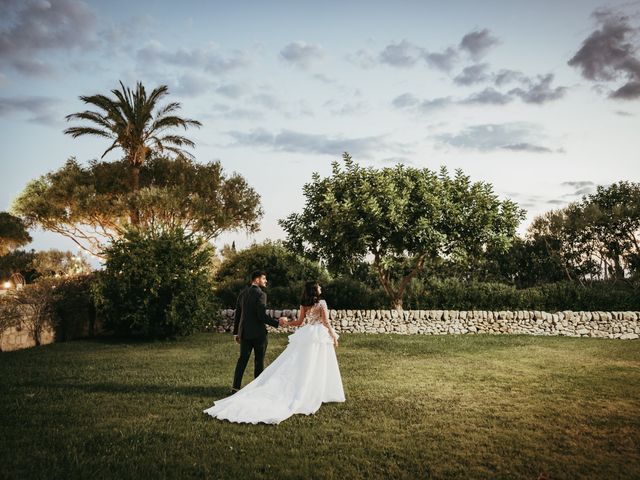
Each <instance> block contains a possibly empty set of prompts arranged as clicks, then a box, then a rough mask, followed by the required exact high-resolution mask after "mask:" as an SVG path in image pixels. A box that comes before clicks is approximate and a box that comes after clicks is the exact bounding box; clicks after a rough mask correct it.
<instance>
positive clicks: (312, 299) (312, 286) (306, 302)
mask: <svg viewBox="0 0 640 480" xmlns="http://www.w3.org/2000/svg"><path fill="white" fill-rule="evenodd" d="M319 286H320V284H319V283H318V282H307V283H305V284H304V290H303V291H302V297H301V298H300V305H302V306H303V307H310V306H312V305H315V304H316V303H318V302H319V301H320V292H319V291H318V287H319Z"/></svg>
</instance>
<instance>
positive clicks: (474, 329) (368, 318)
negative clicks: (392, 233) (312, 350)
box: [219, 310, 640, 340]
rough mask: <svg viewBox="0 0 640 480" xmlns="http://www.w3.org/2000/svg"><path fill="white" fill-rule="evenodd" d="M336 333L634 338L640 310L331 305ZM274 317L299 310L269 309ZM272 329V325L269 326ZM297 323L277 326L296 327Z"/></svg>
mask: <svg viewBox="0 0 640 480" xmlns="http://www.w3.org/2000/svg"><path fill="white" fill-rule="evenodd" d="M329 313H330V319H331V324H332V325H333V327H334V328H335V330H336V331H337V332H362V333H396V334H422V335H445V334H472V335H473V334H529V335H563V336H569V337H599V338H619V339H622V340H633V339H637V338H639V337H640V312H573V311H570V310H565V311H562V312H553V313H550V312H542V311H539V310H516V311H511V310H502V311H485V310H471V311H466V310H405V311H403V312H398V311H396V310H330V312H329ZM269 314H270V315H271V316H273V317H275V318H277V317H280V316H281V315H283V316H285V317H289V318H295V317H296V316H297V310H270V311H269ZM233 315H234V310H223V311H222V324H221V326H220V328H219V330H220V331H230V330H232V328H233ZM267 328H268V330H269V331H271V332H275V331H276V329H275V328H273V327H270V326H269V327H267ZM295 328H296V327H289V328H287V329H279V331H283V330H284V331H289V332H292V331H294V329H295Z"/></svg>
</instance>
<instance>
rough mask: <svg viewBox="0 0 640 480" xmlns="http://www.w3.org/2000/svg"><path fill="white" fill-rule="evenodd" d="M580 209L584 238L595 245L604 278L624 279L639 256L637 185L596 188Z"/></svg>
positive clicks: (624, 183) (639, 186)
mask: <svg viewBox="0 0 640 480" xmlns="http://www.w3.org/2000/svg"><path fill="white" fill-rule="evenodd" d="M581 207H582V208H581V211H580V212H579V213H580V217H581V219H583V221H584V225H583V228H582V230H583V232H582V233H583V236H584V237H586V239H588V240H591V241H592V242H594V243H595V245H596V249H597V251H598V253H599V254H600V258H601V260H602V262H603V267H604V274H605V276H606V277H609V278H613V279H616V280H621V279H624V278H625V277H626V276H627V272H630V271H631V270H632V269H633V267H632V265H633V264H634V260H635V259H636V258H637V257H638V255H639V254H640V246H639V242H640V183H632V182H627V181H620V182H617V183H613V184H611V185H609V186H602V185H598V186H597V187H596V192H595V193H593V194H590V195H589V196H588V197H586V198H584V199H583V200H582V202H581Z"/></svg>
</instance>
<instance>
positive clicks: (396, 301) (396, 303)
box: [393, 295, 403, 312]
mask: <svg viewBox="0 0 640 480" xmlns="http://www.w3.org/2000/svg"><path fill="white" fill-rule="evenodd" d="M393 308H394V309H395V310H397V311H398V312H402V311H403V310H402V295H400V297H394V298H393Z"/></svg>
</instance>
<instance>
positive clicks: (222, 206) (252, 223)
mask: <svg viewBox="0 0 640 480" xmlns="http://www.w3.org/2000/svg"><path fill="white" fill-rule="evenodd" d="M127 169H128V163H127V162H126V161H118V162H97V161H93V162H90V163H89V165H88V166H83V165H80V164H79V163H78V162H77V161H76V160H75V159H73V158H72V159H70V160H68V161H67V163H66V164H65V165H64V167H62V168H60V169H59V170H56V171H54V172H50V173H47V174H46V175H43V176H42V177H40V178H39V179H37V180H33V181H31V182H29V184H28V185H27V186H26V188H25V189H24V191H23V192H22V193H21V194H20V195H19V196H18V198H17V199H16V200H15V201H14V204H13V211H14V212H15V213H17V214H18V215H20V216H22V217H23V218H25V219H27V221H28V222H29V223H32V224H35V225H39V226H40V227H42V228H43V229H45V230H50V231H53V232H56V233H59V234H61V235H64V236H65V237H68V238H70V239H71V240H73V241H74V242H75V243H76V245H78V246H79V247H80V248H82V249H83V250H85V251H87V252H89V253H91V254H93V255H96V256H101V253H100V252H101V251H102V249H103V248H104V247H105V246H106V245H107V244H108V243H109V242H113V241H115V240H117V239H118V238H120V237H121V236H122V235H123V233H124V231H125V230H126V227H127V225H128V224H129V221H128V218H129V212H130V210H131V206H132V205H133V206H134V207H135V209H136V211H137V212H138V226H139V227H144V228H154V229H159V228H165V229H169V230H171V229H173V228H175V227H178V226H179V227H181V228H184V229H185V230H187V232H188V233H189V234H190V235H195V236H199V237H201V238H203V239H205V240H210V239H213V238H215V237H216V236H217V235H219V234H220V232H222V231H225V230H237V229H241V228H242V229H245V230H247V231H248V232H254V231H256V230H258V227H259V224H258V219H259V218H260V217H261V216H262V210H261V207H260V200H259V197H258V194H257V193H256V192H255V190H253V188H251V187H250V186H249V185H248V184H247V182H246V180H245V179H244V178H243V177H242V176H240V175H238V174H233V175H231V176H227V175H225V173H224V171H223V169H222V166H221V165H220V163H219V162H211V163H207V164H204V165H203V164H199V163H195V162H193V161H191V160H188V159H186V158H184V157H180V158H178V159H175V160H172V159H169V158H166V157H151V158H150V159H149V160H147V162H146V163H145V164H144V165H142V166H141V168H140V187H141V188H140V190H139V191H138V192H137V193H135V194H132V193H131V192H130V191H129V187H128V185H127V182H126V172H127Z"/></svg>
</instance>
